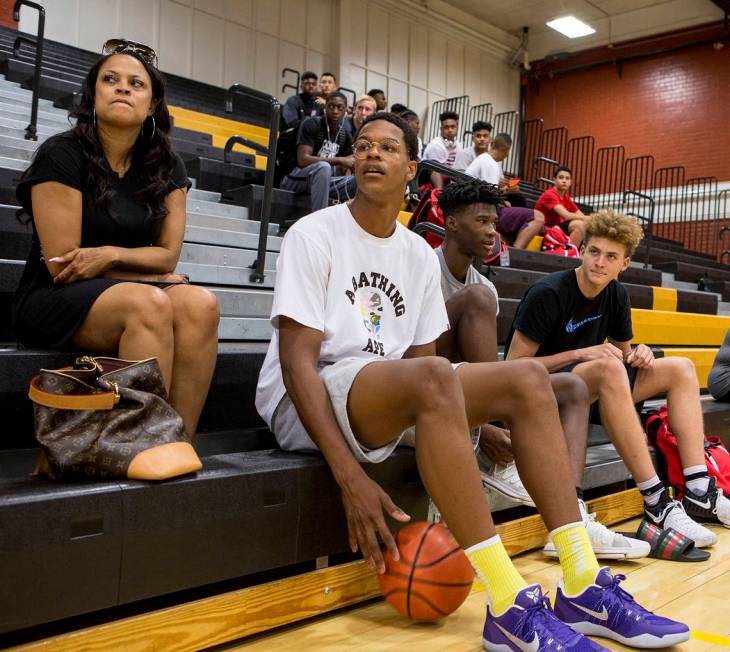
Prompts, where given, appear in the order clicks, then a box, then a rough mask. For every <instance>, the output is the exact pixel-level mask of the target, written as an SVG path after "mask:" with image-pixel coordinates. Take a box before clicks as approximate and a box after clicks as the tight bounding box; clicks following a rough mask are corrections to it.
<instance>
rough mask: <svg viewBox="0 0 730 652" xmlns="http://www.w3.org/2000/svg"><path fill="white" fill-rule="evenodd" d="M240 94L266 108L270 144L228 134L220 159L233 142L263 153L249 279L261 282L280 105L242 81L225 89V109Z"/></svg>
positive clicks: (264, 261)
mask: <svg viewBox="0 0 730 652" xmlns="http://www.w3.org/2000/svg"><path fill="white" fill-rule="evenodd" d="M234 94H238V95H243V96H245V97H247V98H248V99H250V100H252V101H253V102H254V103H256V104H259V105H262V106H266V107H267V108H268V110H269V112H270V113H269V144H268V147H264V146H262V145H260V144H259V143H256V142H254V141H252V140H249V139H248V138H242V137H241V136H231V138H229V139H228V142H227V143H226V146H225V149H224V154H223V157H224V158H223V160H224V161H225V162H226V163H228V162H229V155H230V153H231V150H232V149H233V146H234V145H235V144H236V143H240V144H241V145H246V146H247V147H250V148H251V149H254V150H256V151H257V152H259V153H260V154H264V155H265V156H266V174H265V176H264V199H263V202H262V204H261V228H260V229H259V245H258V250H257V257H256V261H255V263H254V265H253V272H251V278H250V280H251V281H252V282H254V283H263V282H264V280H265V274H264V266H265V263H266V241H267V239H268V237H269V219H270V218H271V194H272V189H273V187H274V171H275V167H276V141H277V136H278V133H279V114H280V112H281V105H280V104H279V100H277V99H276V98H275V97H274V96H273V95H269V94H268V93H263V92H262V91H258V90H256V89H254V88H248V87H247V86H243V85H242V84H233V85H232V86H231V87H230V88H229V89H228V91H227V92H226V97H225V106H226V112H227V113H231V112H232V111H233V95H234Z"/></svg>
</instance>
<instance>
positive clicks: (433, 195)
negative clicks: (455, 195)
mask: <svg viewBox="0 0 730 652" xmlns="http://www.w3.org/2000/svg"><path fill="white" fill-rule="evenodd" d="M440 194H441V188H433V189H432V190H429V191H428V192H426V193H425V194H424V195H423V197H421V201H419V202H418V206H416V210H414V211H413V215H412V216H411V219H410V220H409V221H408V228H409V229H411V230H412V229H413V227H414V226H416V224H420V223H421V222H429V223H430V224H436V225H437V226H440V227H441V228H444V215H443V213H442V212H441V208H440V207H439V202H438V199H439V195H440ZM424 237H425V238H426V242H428V244H430V245H431V246H432V247H433V248H434V249H437V248H438V247H440V246H441V243H442V242H443V241H444V239H443V238H442V237H441V236H439V235H436V234H435V233H426V234H425V235H424ZM482 263H484V264H485V265H494V266H498V265H504V266H505V267H506V266H508V265H509V249H508V247H507V245H506V244H505V243H504V242H503V241H502V238H501V237H500V235H499V233H497V234H495V241H494V246H493V247H492V251H491V252H490V253H489V255H488V256H487V257H486V258H484V260H483V261H482Z"/></svg>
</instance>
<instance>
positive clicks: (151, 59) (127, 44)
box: [101, 38, 157, 68]
mask: <svg viewBox="0 0 730 652" xmlns="http://www.w3.org/2000/svg"><path fill="white" fill-rule="evenodd" d="M128 52H131V53H132V54H136V55H137V56H138V57H139V58H140V59H142V61H144V62H145V63H148V64H150V65H151V66H154V67H155V68H157V54H156V53H155V51H154V50H153V49H152V48H151V47H150V46H149V45H143V44H142V43H135V42H134V41H128V40H127V39H123V38H110V39H109V40H108V41H107V42H106V43H104V47H102V49H101V53H102V54H103V55H107V54H126V53H128Z"/></svg>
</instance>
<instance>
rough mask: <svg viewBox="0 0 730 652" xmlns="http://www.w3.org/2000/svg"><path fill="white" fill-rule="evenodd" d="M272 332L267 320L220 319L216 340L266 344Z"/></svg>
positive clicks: (251, 318) (244, 318) (252, 318)
mask: <svg viewBox="0 0 730 652" xmlns="http://www.w3.org/2000/svg"><path fill="white" fill-rule="evenodd" d="M273 332H274V329H273V326H272V325H271V323H270V322H269V319H268V318H260V317H221V321H220V325H219V326H218V339H221V340H234V341H237V342H240V341H256V342H268V341H269V340H270V339H271V335H272V333H273Z"/></svg>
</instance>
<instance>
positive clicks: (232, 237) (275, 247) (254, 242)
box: [185, 222, 282, 252]
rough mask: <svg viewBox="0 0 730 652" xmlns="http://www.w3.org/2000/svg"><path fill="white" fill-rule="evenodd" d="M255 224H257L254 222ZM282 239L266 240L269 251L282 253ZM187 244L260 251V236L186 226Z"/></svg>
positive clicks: (271, 238)
mask: <svg viewBox="0 0 730 652" xmlns="http://www.w3.org/2000/svg"><path fill="white" fill-rule="evenodd" d="M254 224H255V222H254ZM281 241H282V238H279V237H277V236H273V235H270V236H268V238H267V240H266V250H267V251H276V252H278V251H281ZM185 242H195V243H198V244H210V245H219V246H226V245H228V246H235V247H239V248H241V249H258V246H259V234H258V233H246V232H241V231H224V230H222V229H206V228H203V227H199V226H192V225H186V227H185Z"/></svg>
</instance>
